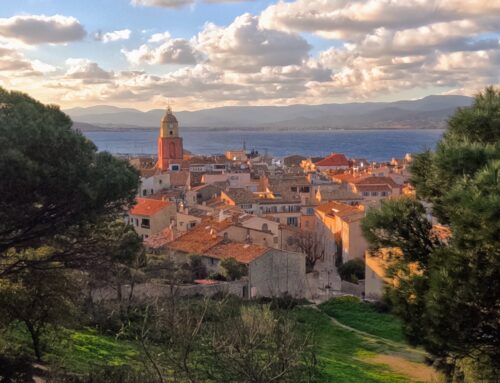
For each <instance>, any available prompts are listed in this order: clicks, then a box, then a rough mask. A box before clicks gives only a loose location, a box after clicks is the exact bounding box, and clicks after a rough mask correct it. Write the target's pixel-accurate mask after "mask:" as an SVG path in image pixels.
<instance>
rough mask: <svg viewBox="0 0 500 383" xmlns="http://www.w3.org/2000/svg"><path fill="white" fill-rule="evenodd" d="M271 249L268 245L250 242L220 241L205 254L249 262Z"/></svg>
mask: <svg viewBox="0 0 500 383" xmlns="http://www.w3.org/2000/svg"><path fill="white" fill-rule="evenodd" d="M268 251H269V248H268V247H263V246H258V245H252V244H248V243H240V242H229V243H220V244H218V245H217V246H214V247H212V248H211V249H209V250H208V251H207V252H206V254H205V255H207V256H209V257H213V258H218V259H225V258H234V259H236V260H237V261H238V262H240V263H245V264H249V263H250V262H252V261H253V260H255V259H257V258H259V257H260V256H262V255H264V254H265V253H267V252H268Z"/></svg>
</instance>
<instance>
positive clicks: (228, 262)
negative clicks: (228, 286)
mask: <svg viewBox="0 0 500 383" xmlns="http://www.w3.org/2000/svg"><path fill="white" fill-rule="evenodd" d="M221 266H222V267H223V268H224V269H225V270H226V275H227V278H228V279H229V280H230V281H235V280H237V279H241V278H242V277H243V276H245V275H247V268H246V266H245V265H243V264H241V263H239V262H238V261H237V260H236V259H234V258H226V259H223V260H222V262H221Z"/></svg>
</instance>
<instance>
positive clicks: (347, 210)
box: [316, 201, 364, 218]
mask: <svg viewBox="0 0 500 383" xmlns="http://www.w3.org/2000/svg"><path fill="white" fill-rule="evenodd" d="M316 210H318V211H320V212H322V213H324V214H328V215H336V216H338V217H340V218H345V217H348V216H350V215H354V214H360V213H363V212H364V208H363V206H351V205H347V204H345V203H340V202H335V201H332V202H328V203H325V204H323V205H319V206H318V207H316Z"/></svg>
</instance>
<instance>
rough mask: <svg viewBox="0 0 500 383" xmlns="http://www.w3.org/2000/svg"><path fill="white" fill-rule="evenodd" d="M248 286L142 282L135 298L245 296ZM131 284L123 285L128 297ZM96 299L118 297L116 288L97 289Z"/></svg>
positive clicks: (95, 291) (239, 282) (137, 288)
mask: <svg viewBox="0 0 500 383" xmlns="http://www.w3.org/2000/svg"><path fill="white" fill-rule="evenodd" d="M246 287H248V281H247V280H240V281H233V282H218V283H217V284H214V285H198V284H193V285H175V286H172V285H168V284H165V283H159V282H147V283H141V284H138V285H136V286H135V287H134V292H133V298H134V299H136V300H138V301H143V300H146V299H155V298H162V297H168V296H171V295H172V294H175V295H177V296H179V297H192V296H198V295H201V296H206V297H211V296H213V295H215V294H216V293H225V294H232V295H236V296H238V297H240V298H244V290H245V289H244V288H246ZM129 294H130V286H128V285H125V286H123V287H122V296H123V297H128V296H129ZM92 298H93V300H94V301H103V300H104V301H106V300H113V299H116V290H115V289H113V288H110V287H106V288H101V289H96V290H94V292H93V293H92Z"/></svg>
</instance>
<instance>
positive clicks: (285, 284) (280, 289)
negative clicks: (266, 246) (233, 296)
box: [249, 249, 306, 298]
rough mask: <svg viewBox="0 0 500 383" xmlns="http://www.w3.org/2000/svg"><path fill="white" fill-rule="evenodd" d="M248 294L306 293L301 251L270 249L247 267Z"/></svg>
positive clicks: (304, 266) (256, 295) (304, 268)
mask: <svg viewBox="0 0 500 383" xmlns="http://www.w3.org/2000/svg"><path fill="white" fill-rule="evenodd" d="M249 280H250V296H251V297H258V296H266V297H272V296H280V295H283V294H285V293H287V294H289V295H291V296H294V297H297V298H303V297H305V295H306V262H305V256H304V254H301V253H294V252H290V251H281V250H277V249H272V250H270V251H268V252H267V253H266V254H264V255H263V256H261V257H259V258H257V259H256V260H254V261H253V262H252V263H251V264H250V267H249Z"/></svg>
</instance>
